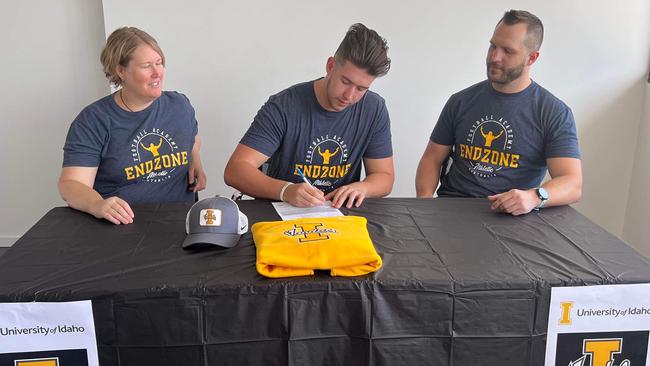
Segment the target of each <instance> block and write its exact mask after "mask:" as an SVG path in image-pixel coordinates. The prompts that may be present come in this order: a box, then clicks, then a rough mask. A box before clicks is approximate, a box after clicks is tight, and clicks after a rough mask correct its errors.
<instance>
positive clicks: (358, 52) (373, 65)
mask: <svg viewBox="0 0 650 366" xmlns="http://www.w3.org/2000/svg"><path fill="white" fill-rule="evenodd" d="M334 59H335V60H336V61H337V62H339V63H341V64H343V63H344V62H345V61H350V62H352V64H354V66H356V67H358V68H360V69H364V70H366V72H367V73H368V74H370V75H371V76H375V77H379V76H384V75H386V74H387V73H388V70H389V69H390V59H389V58H388V44H387V43H386V40H385V39H384V38H382V37H381V36H380V35H379V34H377V32H375V31H374V30H372V29H368V28H367V27H366V26H365V25H363V24H361V23H356V24H353V25H352V26H351V27H350V29H349V30H348V32H347V33H346V34H345V38H343V41H342V42H341V44H340V45H339V48H338V49H337V50H336V53H334Z"/></svg>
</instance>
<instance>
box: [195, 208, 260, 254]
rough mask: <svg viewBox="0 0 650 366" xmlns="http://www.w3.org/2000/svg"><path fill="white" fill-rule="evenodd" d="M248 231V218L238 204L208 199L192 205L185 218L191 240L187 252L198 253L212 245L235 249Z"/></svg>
mask: <svg viewBox="0 0 650 366" xmlns="http://www.w3.org/2000/svg"><path fill="white" fill-rule="evenodd" d="M247 231H248V217H246V215H244V214H243V213H241V212H240V211H239V207H238V206H237V204H236V203H235V202H234V201H233V200H231V199H229V198H226V197H211V198H204V199H202V200H200V201H199V202H197V203H195V204H194V205H192V208H190V210H189V211H188V212H187V216H186V217H185V233H186V234H187V237H186V238H185V241H184V242H183V248H185V249H195V248H199V247H203V246H208V245H210V246H211V245H217V246H221V247H224V248H232V247H234V246H235V245H237V243H238V242H239V236H240V235H241V234H244V233H245V232H247Z"/></svg>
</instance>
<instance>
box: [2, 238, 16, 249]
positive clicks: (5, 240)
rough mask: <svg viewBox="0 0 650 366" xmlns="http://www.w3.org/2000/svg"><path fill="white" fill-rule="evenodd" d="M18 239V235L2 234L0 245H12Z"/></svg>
mask: <svg viewBox="0 0 650 366" xmlns="http://www.w3.org/2000/svg"><path fill="white" fill-rule="evenodd" d="M17 240H18V237H17V236H0V247H10V246H12V245H14V243H15V242H16V241H17Z"/></svg>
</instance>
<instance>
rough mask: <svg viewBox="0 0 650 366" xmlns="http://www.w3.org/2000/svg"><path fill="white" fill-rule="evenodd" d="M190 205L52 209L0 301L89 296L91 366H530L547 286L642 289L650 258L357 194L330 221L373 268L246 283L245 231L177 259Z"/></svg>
mask: <svg viewBox="0 0 650 366" xmlns="http://www.w3.org/2000/svg"><path fill="white" fill-rule="evenodd" d="M239 204H240V208H241V210H242V211H243V212H244V213H246V214H247V215H248V217H249V221H250V223H251V224H252V223H254V222H257V221H262V220H264V221H268V220H277V219H279V218H278V216H277V214H276V213H275V211H274V210H273V208H272V207H271V205H270V203H269V202H266V201H240V202H239ZM188 208H189V206H188V205H173V204H171V205H170V204H168V205H149V206H135V207H134V211H135V215H136V216H135V222H134V223H133V224H130V225H119V226H116V225H112V224H109V223H108V222H105V221H101V220H96V219H94V218H93V217H91V216H89V215H87V214H83V213H80V212H77V211H74V210H72V209H69V208H55V209H53V210H51V211H50V212H49V213H48V214H47V215H45V217H43V218H42V219H41V220H40V221H39V222H38V223H37V224H36V225H35V226H34V227H33V228H32V229H30V230H29V232H27V233H26V234H25V235H24V236H23V237H22V238H21V239H20V240H19V241H18V242H17V243H16V244H15V245H14V246H13V247H12V248H11V249H10V250H9V251H7V253H6V254H5V255H4V256H2V257H0V302H24V301H73V300H83V299H92V301H93V313H94V318H95V326H96V333H97V342H98V348H99V355H100V362H101V364H102V365H140V364H151V365H153V364H156V365H208V364H209V365H217V364H218V365H247V364H252V365H307V364H310V365H311V364H325V365H344V364H350V365H351V364H354V365H424V364H430V365H454V366H458V365H497V364H498V365H542V364H543V360H544V350H545V338H546V328H547V319H548V310H549V309H548V306H549V300H550V289H551V286H568V285H591V284H615V283H641V282H650V261H648V260H647V259H645V258H644V257H642V256H641V255H640V254H638V253H637V252H635V251H634V250H633V249H631V248H630V247H629V246H627V245H626V244H625V243H623V242H622V241H620V240H619V239H617V238H616V237H614V236H613V235H611V234H609V233H607V232H606V231H605V230H603V229H602V228H600V227H599V226H597V225H595V224H594V223H592V222H591V221H589V220H587V219H586V218H585V217H584V216H582V215H581V214H579V213H578V212H576V211H575V210H574V209H572V208H570V207H556V208H547V209H544V210H541V211H540V212H533V213H531V214H528V215H525V216H521V217H512V216H509V215H506V214H497V213H493V212H491V211H490V209H489V203H488V202H487V201H486V200H483V199H458V198H438V199H369V200H366V201H365V202H364V204H363V206H362V207H360V208H356V209H351V210H344V211H345V212H346V213H347V214H351V215H359V216H364V217H366V218H367V219H368V230H369V232H370V235H371V237H372V239H373V242H374V244H375V247H376V248H377V251H378V252H379V253H380V255H381V256H382V257H383V261H384V265H383V267H382V268H381V269H380V270H379V271H378V272H377V273H374V274H372V275H367V276H362V277H355V278H339V277H330V276H329V275H328V272H319V273H317V274H316V275H315V276H312V277H297V278H290V279H267V278H264V277H262V276H260V275H259V274H257V272H256V270H255V246H254V244H253V242H252V236H251V234H250V233H247V234H245V235H243V236H242V238H241V240H240V242H239V244H238V245H237V246H236V247H235V248H232V249H220V248H216V247H215V248H211V249H209V250H205V251H198V252H189V251H184V250H182V249H181V243H182V242H183V239H184V238H185V232H184V225H185V214H186V212H187V210H188Z"/></svg>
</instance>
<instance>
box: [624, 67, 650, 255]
mask: <svg viewBox="0 0 650 366" xmlns="http://www.w3.org/2000/svg"><path fill="white" fill-rule="evenodd" d="M648 82H649V84H646V88H645V108H644V112H643V115H642V116H641V125H640V126H639V132H638V141H637V147H636V153H635V154H634V156H635V159H634V168H633V173H632V183H631V185H630V198H629V199H628V205H627V212H626V215H625V227H624V231H623V239H625V240H626V241H627V242H628V243H630V244H631V245H632V246H633V247H635V248H637V250H639V251H640V252H641V253H643V254H645V256H646V257H648V258H650V225H649V224H650V189H649V187H648V182H650V169H649V168H648V166H649V165H648V162H649V161H650V141H649V140H648V136H650V76H648Z"/></svg>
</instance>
